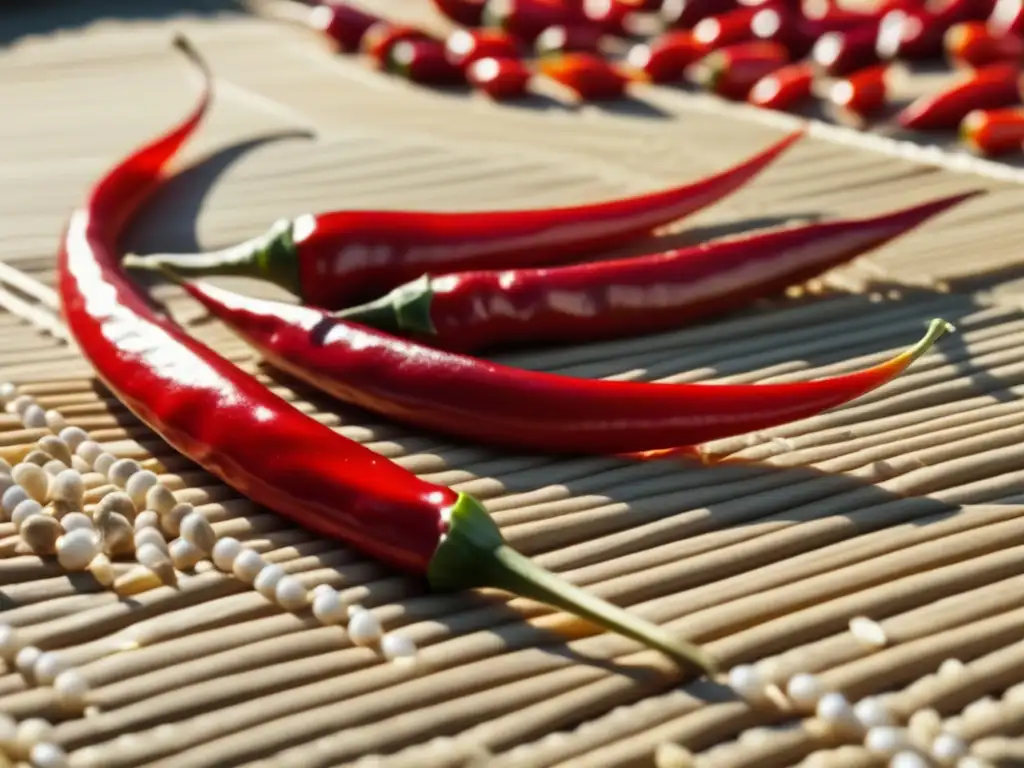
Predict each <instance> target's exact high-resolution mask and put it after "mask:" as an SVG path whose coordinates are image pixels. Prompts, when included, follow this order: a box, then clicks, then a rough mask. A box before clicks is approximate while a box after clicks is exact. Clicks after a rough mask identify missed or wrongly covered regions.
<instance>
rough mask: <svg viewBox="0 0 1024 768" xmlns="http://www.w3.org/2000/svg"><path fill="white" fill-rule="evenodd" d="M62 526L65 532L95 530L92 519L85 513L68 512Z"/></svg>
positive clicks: (62, 520) (61, 521)
mask: <svg viewBox="0 0 1024 768" xmlns="http://www.w3.org/2000/svg"><path fill="white" fill-rule="evenodd" d="M60 524H61V527H62V528H63V529H64V530H65V531H74V530H77V529H79V528H85V529H86V530H87V531H91V530H93V528H94V526H93V522H92V518H91V517H89V516H88V515H87V514H85V513H84V512H68V513H67V514H66V515H64V517H62V518H61V519H60Z"/></svg>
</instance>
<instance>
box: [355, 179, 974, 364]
mask: <svg viewBox="0 0 1024 768" xmlns="http://www.w3.org/2000/svg"><path fill="white" fill-rule="evenodd" d="M974 195H975V193H968V194H964V195H956V196H953V197H949V198H943V199H940V200H934V201H932V202H928V203H924V204H922V205H917V206H913V207H911V208H906V209H904V210H901V211H896V212H895V213H890V214H887V215H884V216H877V217H873V218H868V219H853V220H848V221H834V222H826V223H822V224H810V225H807V226H801V227H793V228H787V229H780V230H776V231H771V232H766V233H761V234H754V235H748V236H744V237H737V238H733V239H729V240H723V241H718V242H711V243H703V244H701V245H697V246H694V247H691V248H683V249H678V250H672V251H665V252H662V253H655V254H651V255H648V256H636V257H632V258H628V259H616V260H611V261H599V262H592V263H588V264H576V265H572V266H567V267H557V268H553V269H521V270H506V271H496V270H494V271H487V272H464V273H461V274H456V275H437V276H434V277H431V278H428V279H426V280H423V279H421V280H418V281H415V282H414V283H412V284H410V285H407V286H402V287H400V288H397V289H395V291H393V292H392V294H390V295H389V296H385V297H383V298H381V299H380V300H378V301H377V302H371V303H370V304H367V305H364V306H362V307H352V308H350V309H347V310H344V311H342V312H340V313H338V315H337V317H340V318H341V319H344V320H348V321H350V322H355V323H359V324H363V325H371V326H373V327H376V328H379V329H381V330H384V331H387V332H390V333H399V334H402V335H412V336H414V337H416V338H420V339H422V340H423V341H424V343H428V344H430V345H431V346H434V347H439V348H442V349H446V350H450V351H459V352H467V353H468V352H479V351H480V350H482V349H486V348H489V347H495V346H500V345H508V344H515V343H537V342H538V341H539V342H541V343H558V342H570V343H580V342H593V341H598V340H603V339H612V338H619V337H625V336H637V335H640V334H645V333H656V332H660V331H666V330H671V329H674V328H678V327H680V326H682V325H685V324H687V323H690V322H693V321H696V320H699V319H704V318H708V317H713V316H716V315H720V314H724V313H726V312H729V311H732V310H736V309H738V308H742V307H744V306H747V305H748V304H749V303H750V302H751V301H753V300H755V299H760V298H765V297H770V296H772V295H774V294H776V293H778V292H780V291H782V290H783V289H785V288H787V287H789V286H792V285H799V284H800V283H802V282H804V281H805V280H807V279H809V278H811V277H815V276H817V275H819V274H821V273H823V272H825V271H827V270H829V269H832V268H834V267H836V266H838V265H840V264H843V263H845V262H847V261H850V260H851V259H854V258H856V257H857V256H860V255H862V254H864V253H865V252H867V251H870V250H872V249H873V248H878V247H880V246H882V245H884V244H885V243H887V242H889V241H890V240H892V239H894V238H896V237H899V236H901V235H903V234H905V233H906V232H908V231H910V230H911V229H913V228H915V227H917V226H919V225H921V224H923V223H924V222H925V221H927V220H929V219H931V218H932V217H934V216H937V215H939V214H941V213H942V212H944V211H946V210H948V209H949V208H952V207H953V206H956V205H959V204H961V203H962V202H964V201H966V200H968V199H970V198H971V197H973V196H974Z"/></svg>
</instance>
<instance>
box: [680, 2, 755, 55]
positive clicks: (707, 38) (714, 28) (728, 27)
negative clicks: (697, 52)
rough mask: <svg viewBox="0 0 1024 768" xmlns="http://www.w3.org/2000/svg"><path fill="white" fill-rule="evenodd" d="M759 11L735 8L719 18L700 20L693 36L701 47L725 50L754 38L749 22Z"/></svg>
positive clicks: (710, 17) (712, 17) (711, 17)
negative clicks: (729, 46)
mask: <svg viewBox="0 0 1024 768" xmlns="http://www.w3.org/2000/svg"><path fill="white" fill-rule="evenodd" d="M759 11H760V9H759V8H737V9H736V10H734V11H729V12H728V13H723V14H721V15H719V16H709V17H708V18H706V19H701V21H699V22H697V24H696V26H694V28H693V36H694V38H696V40H697V42H699V43H700V44H701V45H703V46H705V47H707V48H709V49H713V48H725V47H726V46H728V45H734V44H736V43H743V42H746V41H748V40H752V39H753V38H754V33H753V31H752V30H751V29H750V22H751V21H753V19H754V17H755V16H756V15H757V14H758V12H759Z"/></svg>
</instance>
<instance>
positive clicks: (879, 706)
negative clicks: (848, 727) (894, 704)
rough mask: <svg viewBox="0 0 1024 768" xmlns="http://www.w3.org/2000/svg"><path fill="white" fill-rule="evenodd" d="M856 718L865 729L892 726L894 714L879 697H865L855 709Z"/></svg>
mask: <svg viewBox="0 0 1024 768" xmlns="http://www.w3.org/2000/svg"><path fill="white" fill-rule="evenodd" d="M853 714H854V717H856V718H857V722H859V723H860V724H861V725H862V726H864V727H865V728H874V727H875V726H880V725H892V713H890V712H889V708H888V707H887V706H886V705H885V702H883V701H882V700H881V699H879V698H878V697H877V696H865V697H864V698H863V699H861V700H860V701H858V702H857V703H856V704H855V705H854V707H853Z"/></svg>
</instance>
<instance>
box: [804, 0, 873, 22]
mask: <svg viewBox="0 0 1024 768" xmlns="http://www.w3.org/2000/svg"><path fill="white" fill-rule="evenodd" d="M800 15H801V16H803V17H804V18H805V19H807V20H808V21H811V22H824V23H826V24H828V25H829V27H830V28H831V29H851V28H853V27H857V26H862V25H864V24H871V23H873V22H877V21H878V19H879V17H880V14H879V10H878V9H873V10H870V11H867V10H860V9H855V8H848V7H846V6H843V5H839V4H837V3H836V2H834V0H804V2H802V3H800Z"/></svg>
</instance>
